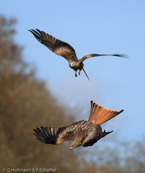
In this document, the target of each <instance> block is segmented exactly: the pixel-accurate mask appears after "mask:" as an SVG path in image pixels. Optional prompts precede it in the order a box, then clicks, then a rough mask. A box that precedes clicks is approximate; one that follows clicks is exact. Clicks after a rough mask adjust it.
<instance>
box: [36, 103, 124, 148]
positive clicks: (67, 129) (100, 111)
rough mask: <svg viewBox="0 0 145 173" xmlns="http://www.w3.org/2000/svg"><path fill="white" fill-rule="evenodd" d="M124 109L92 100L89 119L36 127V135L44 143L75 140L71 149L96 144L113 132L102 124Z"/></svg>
mask: <svg viewBox="0 0 145 173" xmlns="http://www.w3.org/2000/svg"><path fill="white" fill-rule="evenodd" d="M123 111H124V110H123V109H122V110H120V111H115V110H110V109H107V108H104V107H103V106H99V105H98V104H96V103H95V102H93V101H91V110H90V117H89V120H88V121H86V120H81V121H78V122H75V123H73V124H71V125H68V126H64V127H43V126H41V128H36V129H33V130H34V135H35V136H36V139H37V140H38V141H40V142H42V143H44V144H54V145H55V144H60V143H62V142H64V141H73V142H72V143H71V145H70V149H73V148H75V147H79V146H83V147H88V146H92V145H93V144H95V143H96V142H97V141H98V140H99V139H101V138H103V137H104V136H106V135H108V134H109V133H112V132H113V131H108V132H106V131H105V130H104V131H103V130H102V128H101V124H103V123H105V122H106V121H108V120H110V119H112V118H114V117H115V116H116V115H118V114H120V113H121V112H123Z"/></svg>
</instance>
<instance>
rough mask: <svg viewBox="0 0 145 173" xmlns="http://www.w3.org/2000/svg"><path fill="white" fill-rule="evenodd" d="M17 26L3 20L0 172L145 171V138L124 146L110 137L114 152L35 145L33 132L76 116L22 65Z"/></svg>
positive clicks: (0, 39) (0, 22)
mask: <svg viewBox="0 0 145 173" xmlns="http://www.w3.org/2000/svg"><path fill="white" fill-rule="evenodd" d="M15 23H16V20H15V19H7V18H5V17H4V16H2V15H0V168H25V169H29V168H46V169H48V168H54V169H57V172H61V173H65V172H66V173H69V172H70V173H78V172H83V173H88V172H97V173H112V172H114V173H116V172H118V173H124V172H128V173H129V172H130V173H132V172H133V173H134V172H140V173H141V172H145V145H144V144H145V139H142V140H141V141H139V142H134V144H132V143H128V142H126V143H123V144H121V143H120V142H118V141H116V139H112V138H111V136H109V137H110V138H109V139H110V140H113V141H114V143H116V145H114V147H112V148H111V147H109V146H107V145H104V146H103V147H102V143H101V142H100V143H98V144H96V146H93V148H91V150H90V149H89V148H88V149H84V148H82V149H81V147H80V148H78V149H74V150H73V151H70V150H69V144H68V143H67V142H66V143H64V144H61V145H57V146H53V145H45V144H42V143H40V142H38V141H37V140H35V136H34V135H33V128H35V127H40V125H43V126H63V125H68V124H70V123H72V122H74V121H75V119H74V117H75V116H74V115H73V114H72V113H70V115H69V114H68V111H66V109H65V108H64V107H62V106H60V105H58V104H57V100H56V99H54V98H53V97H52V96H51V92H50V91H49V90H48V89H47V88H46V85H45V83H44V82H41V81H39V80H38V79H37V78H36V76H35V72H34V71H33V70H31V69H30V67H29V65H28V64H26V62H25V61H24V60H23V57H22V47H21V46H20V45H18V44H17V43H16V42H15V40H14V35H15V33H16V31H15ZM102 140H104V139H102ZM104 141H105V140H104ZM100 144H101V147H100ZM121 153H122V154H121ZM0 172H1V171H0Z"/></svg>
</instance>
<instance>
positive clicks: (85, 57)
mask: <svg viewBox="0 0 145 173" xmlns="http://www.w3.org/2000/svg"><path fill="white" fill-rule="evenodd" d="M95 56H96V57H97V56H117V57H121V58H125V57H126V55H124V54H95V53H93V54H88V55H85V56H84V57H83V58H81V59H80V60H79V63H81V62H83V61H84V60H85V59H88V58H92V57H95Z"/></svg>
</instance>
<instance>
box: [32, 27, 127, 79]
mask: <svg viewBox="0 0 145 173" xmlns="http://www.w3.org/2000/svg"><path fill="white" fill-rule="evenodd" d="M29 31H30V32H31V33H32V34H33V35H34V36H35V38H36V39H37V40H38V41H39V42H40V43H42V44H44V45H45V46H46V47H48V48H49V49H50V50H51V51H52V52H54V53H56V54H57V55H60V56H62V57H64V58H65V59H66V60H67V61H68V63H69V66H70V68H72V69H73V70H74V71H75V76H76V77H77V70H79V73H78V74H79V75H80V71H81V70H83V71H84V73H85V75H86V76H87V78H88V79H89V77H88V75H87V73H86V71H85V70H84V64H83V61H84V60H85V59H87V58H91V57H95V56H118V57H124V55H123V54H95V53H94V54H88V55H85V56H84V57H83V58H81V59H78V58H77V55H76V53H75V50H74V48H73V47H72V46H70V45H69V44H68V43H66V42H63V41H61V40H58V39H56V38H55V37H53V36H51V35H49V34H47V33H45V32H44V31H40V30H39V29H36V30H33V29H31V30H29Z"/></svg>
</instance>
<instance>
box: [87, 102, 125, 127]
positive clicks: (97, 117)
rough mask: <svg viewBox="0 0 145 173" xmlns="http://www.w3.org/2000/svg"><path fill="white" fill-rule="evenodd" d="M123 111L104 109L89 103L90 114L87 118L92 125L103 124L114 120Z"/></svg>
mask: <svg viewBox="0 0 145 173" xmlns="http://www.w3.org/2000/svg"><path fill="white" fill-rule="evenodd" d="M123 111H124V110H123V109H122V110H120V111H115V110H111V109H107V108H104V107H103V106H99V105H98V104H96V103H94V102H93V101H91V112H90V117H89V120H88V121H89V122H93V123H94V124H100V125H101V124H103V123H105V122H106V121H108V120H110V119H112V118H114V117H115V116H117V115H118V114H120V113H121V112H123Z"/></svg>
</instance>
